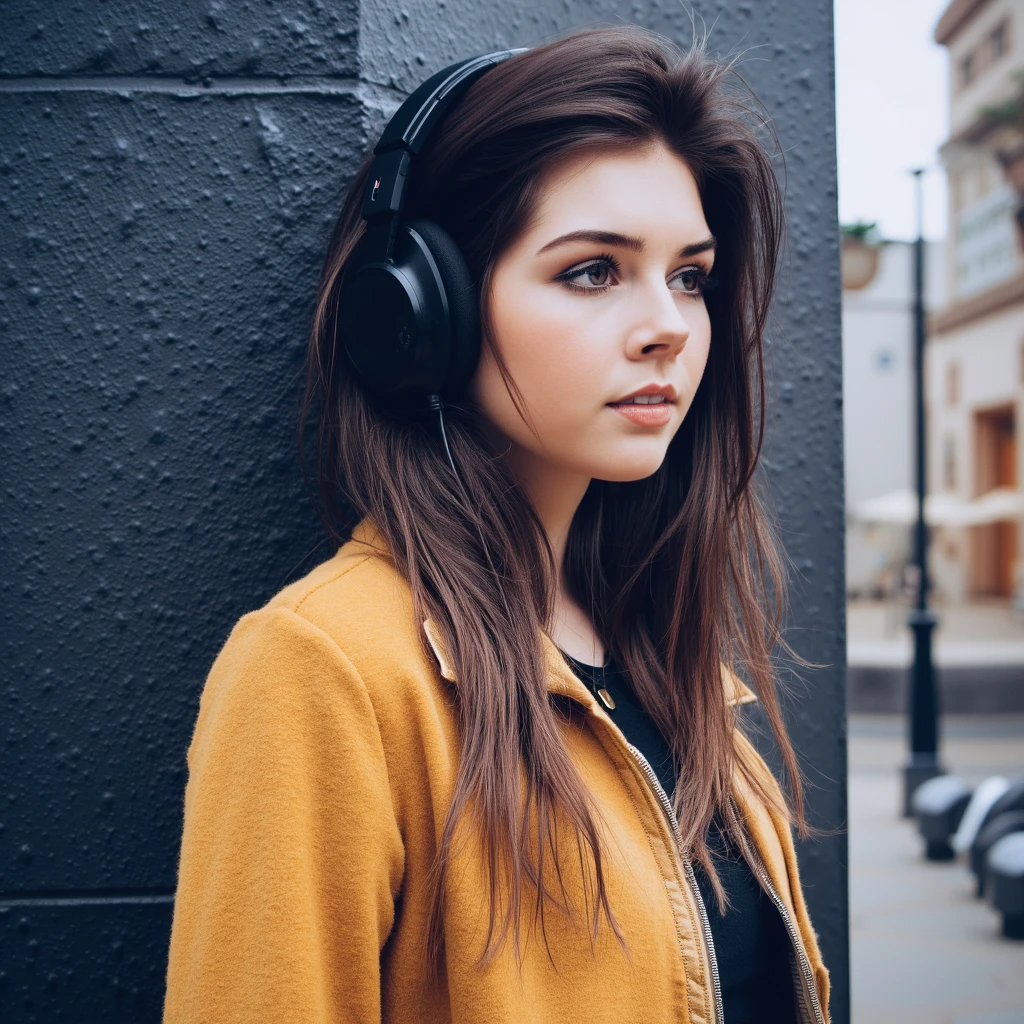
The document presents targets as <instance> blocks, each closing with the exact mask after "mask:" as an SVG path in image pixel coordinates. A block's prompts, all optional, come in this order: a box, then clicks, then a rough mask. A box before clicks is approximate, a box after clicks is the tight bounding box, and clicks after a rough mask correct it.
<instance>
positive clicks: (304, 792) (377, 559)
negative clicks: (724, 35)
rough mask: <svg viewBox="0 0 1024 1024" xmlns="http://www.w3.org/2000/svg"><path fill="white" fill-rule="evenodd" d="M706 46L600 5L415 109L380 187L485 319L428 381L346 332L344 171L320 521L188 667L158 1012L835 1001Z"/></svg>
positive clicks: (629, 1008)
mask: <svg viewBox="0 0 1024 1024" xmlns="http://www.w3.org/2000/svg"><path fill="white" fill-rule="evenodd" d="M728 71H729V69H728V67H727V66H724V65H722V64H720V63H717V62H715V61H713V60H711V59H709V58H708V57H707V56H705V55H704V53H703V52H702V51H701V49H700V48H699V47H698V48H694V49H693V50H691V51H690V52H688V53H685V54H684V53H681V52H679V51H677V50H675V49H674V48H673V47H672V46H671V45H670V44H669V43H667V42H665V41H664V40H662V39H660V38H658V37H654V36H651V35H649V34H647V33H644V32H642V31H640V30H635V29H626V28H623V29H602V30H590V31H586V32H582V33H577V34H575V35H572V36H569V37H568V38H565V39H562V40H560V41H557V42H553V43H550V44H547V45H545V46H542V47H539V48H537V49H533V50H529V51H523V52H516V53H515V54H514V55H513V56H511V57H509V58H508V59H505V60H502V61H501V62H499V63H497V65H496V66H494V67H493V68H491V69H490V70H488V71H487V72H486V74H482V75H481V76H480V77H479V78H477V79H476V80H475V81H474V82H473V83H472V85H471V86H470V87H469V89H468V91H467V92H466V93H465V94H464V95H463V96H462V97H461V98H460V100H459V102H458V103H457V104H456V105H455V106H454V107H453V109H451V110H450V111H448V112H447V113H446V114H445V115H444V117H443V118H442V119H441V120H440V122H439V123H438V124H436V125H435V126H434V127H433V129H432V133H431V136H430V138H429V142H428V143H427V144H426V145H425V146H423V148H422V149H421V151H420V152H418V153H417V154H416V156H415V158H414V160H413V162H412V163H411V164H410V165H409V169H408V177H409V180H408V184H407V188H408V195H407V196H406V199H405V206H404V210H403V217H404V218H406V221H407V223H409V224H410V226H415V225H419V230H420V231H421V233H422V235H423V236H424V237H428V236H430V233H431V228H430V223H432V224H434V225H436V226H438V227H439V228H440V229H441V230H443V231H444V232H447V233H448V235H450V236H451V239H453V240H454V245H457V247H458V250H459V252H460V253H461V255H460V256H459V257H458V259H459V260H462V259H464V260H465V268H466V271H467V273H468V274H469V279H471V281H472V289H471V290H472V293H473V294H472V296H471V298H472V301H473V303H474V304H477V305H478V308H479V324H480V327H479V337H477V338H473V339H471V341H472V342H473V344H475V345H477V347H478V350H479V356H478V360H477V362H476V363H475V365H471V366H468V367H464V369H466V370H467V371H468V375H467V376H466V377H465V382H464V385H463V386H461V387H458V388H454V389H453V387H451V386H448V385H446V388H447V390H446V391H445V395H446V397H445V398H444V400H443V402H442V401H437V400H434V401H425V400H424V397H425V396H424V395H423V394H420V395H418V396H416V395H409V394H398V393H396V394H391V395H386V394H381V393H380V389H379V388H376V389H375V388H372V387H369V386H368V385H367V380H368V378H367V376H366V373H365V370H359V372H356V369H355V365H356V364H355V362H354V360H350V359H349V358H348V357H346V354H345V353H346V347H345V346H346V344H349V343H350V339H349V342H347V341H346V339H347V338H348V336H349V335H350V334H351V332H353V331H355V329H356V327H355V324H354V321H355V314H354V313H352V312H351V311H352V310H353V309H354V308H356V307H355V306H353V305H352V303H353V302H355V303H356V305H358V301H359V299H358V297H359V295H360V294H363V295H365V294H366V293H365V291H364V292H360V291H359V290H358V289H357V290H356V292H355V293H349V298H348V299H345V298H344V295H345V293H344V291H343V289H344V288H345V286H346V283H347V278H346V274H347V273H349V275H350V276H352V277H354V276H355V275H354V271H353V266H355V265H356V264H357V263H358V260H359V258H361V257H359V256H358V251H357V250H356V246H357V244H358V243H359V242H360V240H361V239H362V238H363V237H365V236H364V232H368V231H369V229H368V228H367V225H366V223H365V222H364V220H363V214H364V212H365V206H364V202H373V201H376V196H377V193H378V191H379V190H380V189H381V188H382V187H384V186H382V185H381V181H382V180H383V177H378V176H377V175H374V176H373V178H372V180H371V174H370V169H371V164H372V158H370V157H368V158H367V161H366V162H365V163H364V165H363V167H362V170H361V171H360V172H359V173H358V174H357V176H356V178H355V180H354V182H353V183H352V186H351V189H350V191H349V193H348V197H347V199H346V201H345V204H344V207H343V209H342V211H341V215H340V217H339V220H338V223H337V227H336V229H335V231H334V235H333V238H332V241H331V244H330V249H329V252H328V256H327V260H326V266H325V270H324V275H323V279H322V282H321V286H320V291H319V306H318V310H317V315H316V319H315V325H314V330H313V335H312V342H311V355H310V378H309V379H310V399H311V402H312V403H313V404H314V408H315V409H316V417H317V425H318V431H317V433H318V438H319V458H318V478H319V484H320V492H321V494H322V496H323V505H324V512H325V518H326V520H327V522H328V524H329V527H330V529H331V531H332V533H333V536H334V537H335V538H336V540H337V542H338V545H339V550H338V551H337V553H336V554H335V556H334V557H333V558H331V559H330V560H329V561H327V562H326V563H324V564H322V565H320V566H319V567H318V568H316V569H315V570H313V571H312V572H311V573H310V574H309V575H308V576H306V577H305V578H304V579H302V580H300V581H299V582H297V583H295V584H293V585H291V586H289V587H287V588H286V589H285V590H284V591H282V592H281V593H280V594H278V595H277V596H276V597H275V598H274V599H273V600H272V601H271V602H270V603H269V604H268V605H267V606H266V607H264V608H262V609H261V610H259V611H256V612H253V613H251V614H249V615H246V616H245V617H244V618H243V619H242V620H241V622H239V623H238V625H237V626H236V628H235V629H234V631H233V632H232V634H231V637H230V638H229V640H228V641H227V644H226V646H225V647H224V649H223V650H222V651H221V653H220V656H219V657H218V659H217V661H216V664H215V665H214V667H213V669H212V671H211V673H210V677H209V679H208V681H207V684H206V688H205V690H204V692H203V695H202V701H201V706H200V712H199V719H198V723H197V726H196V730H195V735H194V738H193V741H192V745H191V747H190V749H189V753H188V763H189V770H190V775H189V782H188V788H187V792H186V799H185V824H184V837H183V843H182V850H181V862H180V872H179V883H178V893H177V900H176V903H175V912H174V926H173V933H172V939H171V950H170V964H169V971H168V988H167V999H166V1007H165V1022H168V1024H178V1022H181V1024H185V1022H188V1024H197V1022H204V1021H210V1022H217V1024H228V1022H234V1021H260V1022H263V1021H266V1022H270V1021H273V1022H283V1021H296V1022H298V1021H302V1022H309V1021H325V1022H327V1021H330V1022H350V1021H351V1022H355V1021H360V1022H370V1021H399V1022H404V1021H417V1022H435V1021H436V1022H459V1024H492V1022H506V1021H507V1022H526V1021H529V1022H548V1021H550V1022H555V1021H557V1022H560V1024H561V1022H567V1021H580V1022H588V1024H589V1022H594V1021H609V1022H611V1021H614V1022H626V1021H629V1022H637V1024H638V1022H650V1024H665V1022H668V1021H687V1022H694V1024H698V1022H699V1024H743V1022H751V1021H757V1022H760V1024H764V1022H773V1021H785V1022H797V1021H801V1022H803V1021H809V1022H813V1024H823V1022H824V1021H825V1020H826V1019H827V1004H828V978H827V973H826V970H825V967H824V965H823V964H822V961H821V956H820V953H819V951H818V946H817V942H816V940H815V934H814V931H813V929H812V927H811V924H810V921H809V920H808V916H807V911H806V908H805V905H804V900H803V897H802V893H801V889H800V882H799V878H798V874H797V866H796V860H795V856H794V847H793V842H792V839H791V827H792V825H793V824H796V825H797V826H801V827H802V816H801V811H800V787H799V772H798V770H797V766H796V762H795V759H794V756H793V751H792V748H791V747H790V745H789V743H788V741H787V739H786V735H785V730H784V727H783V724H782V721H781V718H780V714H779V708H778V704H777V701H776V698H775V696H774V690H773V679H772V664H771V661H770V658H769V652H770V650H771V649H772V646H773V645H774V644H775V643H776V642H778V640H779V633H778V625H777V622H778V604H777V603H776V600H775V599H773V600H772V601H771V602H768V601H767V600H766V594H768V593H772V594H774V595H775V598H776V599H777V598H778V595H780V594H781V588H782V582H783V581H782V579H781V574H780V572H779V568H778V567H779V564H780V561H779V556H778V554H777V551H776V548H775V547H774V546H773V542H772V539H771V537H772V535H771V531H770V530H769V528H768V525H767V523H766V520H765V516H764V514H763V513H762V511H761V508H760V506H759V503H758V500H757V497H756V494H755V491H754V488H753V485H752V476H753V473H754V469H755V465H756V463H757V459H758V453H759V447H760V440H761V434H762V430H763V425H764V419H765V414H764V407H763V394H764V380H763V363H762V343H763V335H764V331H765V324H766V320H767V317H768V309H769V304H770V299H771V293H772V287H773V280H774V271H775V261H776V258H777V252H778V249H779V246H780V241H781V232H782V202H781V197H780V193H779V189H778V186H777V184H776V180H775V177H774V175H773V171H772V167H771V163H770V159H769V157H768V155H767V154H766V152H765V150H764V148H763V146H762V144H761V142H760V134H761V131H762V130H763V127H764V125H763V124H761V123H759V122H758V120H757V118H756V117H754V116H753V115H752V114H751V113H750V111H749V110H747V109H745V108H744V107H743V106H741V105H740V104H739V103H738V101H737V100H736V99H735V98H730V93H729V92H728V90H727V88H726V83H727V75H728ZM402 173H405V172H402ZM367 196H369V197H370V198H369V199H367V198H366V197H367ZM424 220H426V221H428V222H430V223H427V224H426V225H424V223H423V222H424ZM428 240H429V238H428ZM389 244H390V243H389ZM435 244H440V243H437V240H436V239H435ZM387 251H389V252H390V251H391V250H390V249H389V250H387ZM389 258H390V257H389ZM439 259H440V257H439ZM442 276H443V275H442ZM352 294H355V296H356V297H355V299H353V298H352ZM463 298H464V297H463ZM451 301H452V303H453V309H452V311H451V313H452V316H455V314H456V312H457V311H456V310H454V303H456V301H462V300H456V299H454V298H453V299H452V300H451ZM339 303H340V305H339ZM387 305H388V304H387V303H380V302H378V303H377V306H379V307H381V308H376V307H374V308H372V309H369V312H368V313H367V312H366V310H365V309H364V310H363V313H362V314H360V315H364V314H365V315H367V316H369V317H370V318H371V320H372V318H373V317H379V318H380V322H381V323H382V324H383V323H384V322H385V321H387V322H390V321H388V317H389V316H391V315H392V314H393V313H394V310H391V309H387V308H383V307H385V306H387ZM394 315H396V316H397V315H398V314H394ZM383 330H384V327H381V331H383ZM399 334H400V336H401V339H402V340H401V344H403V345H404V344H407V343H408V338H407V337H405V336H402V335H401V331H399ZM378 362H380V360H378ZM386 364H387V360H383V362H382V363H381V365H380V366H378V367H377V369H378V370H380V371H381V372H382V373H384V374H385V375H386V374H387V373H388V372H390V371H389V366H388V365H386ZM448 383H449V384H450V381H449V382H448ZM353 526H354V529H352V527H353ZM737 673H738V674H737ZM739 674H742V675H744V676H745V677H746V679H747V681H748V683H749V684H750V687H749V688H748V686H747V685H745V684H744V683H743V682H741V681H740V678H739ZM755 693H756V695H757V696H756V698H755ZM754 699H760V701H761V705H762V707H763V709H764V712H765V714H766V715H767V718H768V720H769V721H770V722H771V724H772V727H773V729H774V731H775V736H776V740H777V742H778V746H779V748H780V750H781V752H782V755H783V760H784V762H785V765H786V769H787V776H788V780H789V789H790V799H789V800H788V801H787V799H786V798H785V797H784V796H783V792H782V790H781V788H780V787H779V786H778V785H777V784H776V782H775V780H774V779H773V778H772V776H771V774H770V772H769V771H768V769H767V768H766V766H765V764H764V762H763V761H762V760H761V759H760V758H759V757H758V755H757V754H756V753H755V751H754V749H753V747H752V746H751V744H750V743H749V742H748V741H747V739H746V738H745V737H744V735H743V732H742V730H741V728H740V723H739V721H738V719H737V711H736V708H737V706H738V705H741V704H743V703H746V702H748V701H751V700H754Z"/></svg>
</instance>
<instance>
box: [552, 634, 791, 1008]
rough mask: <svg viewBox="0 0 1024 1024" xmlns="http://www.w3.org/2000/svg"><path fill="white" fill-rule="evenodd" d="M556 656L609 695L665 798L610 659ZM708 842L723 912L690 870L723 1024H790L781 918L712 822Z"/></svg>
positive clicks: (657, 749) (662, 768) (654, 759)
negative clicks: (590, 661)
mask: <svg viewBox="0 0 1024 1024" xmlns="http://www.w3.org/2000/svg"><path fill="white" fill-rule="evenodd" d="M562 654H563V655H564V656H565V658H566V660H567V661H568V663H569V666H570V667H571V668H572V670H573V671H574V672H575V673H576V675H577V676H579V678H580V679H581V680H582V681H583V682H584V683H585V684H586V685H587V686H588V687H590V689H591V690H592V691H593V692H594V694H595V695H596V694H597V690H598V689H599V688H600V687H604V688H605V689H606V690H607V691H608V693H609V694H610V695H611V697H612V700H613V701H614V703H615V708H614V709H608V708H605V710H607V711H608V715H609V717H610V718H611V719H612V721H614V722H615V724H616V725H617V726H618V727H619V729H620V730H621V731H622V734H623V735H624V736H625V737H626V739H627V740H629V742H630V743H632V744H633V746H634V747H636V748H637V749H638V750H639V751H640V753H642V754H643V755H644V757H646V758H647V760H648V761H649V762H650V764H651V767H652V768H653V769H654V772H655V774H656V775H657V776H658V781H659V782H660V783H661V786H662V789H664V790H665V792H666V793H667V794H668V795H669V797H670V798H671V794H672V792H673V791H674V790H675V784H676V777H675V767H674V765H673V763H672V755H671V752H670V751H669V747H668V744H667V743H666V742H665V739H664V737H663V736H662V735H661V732H660V731H659V730H658V728H657V727H656V726H655V724H654V721H653V720H652V719H651V716H650V715H648V714H647V712H646V711H644V709H643V707H642V706H641V705H640V701H639V700H638V698H637V696H636V694H635V693H634V692H633V689H632V687H631V686H630V685H629V682H628V680H627V679H626V677H625V675H624V673H623V672H622V671H621V669H620V668H619V667H618V665H617V664H616V663H615V662H614V661H609V662H608V664H607V665H605V666H604V667H603V668H602V667H600V666H595V665H587V664H585V663H584V662H581V661H577V660H576V659H575V658H573V657H570V656H569V655H568V654H565V652H564V651H563V652H562ZM598 700H599V701H600V698H598ZM602 705H603V702H602ZM707 842H708V845H709V846H710V848H711V850H712V853H713V854H714V855H715V866H716V868H717V870H718V877H719V879H720V881H721V883H722V886H723V888H724V889H725V892H726V895H727V896H728V899H729V906H728V908H727V909H726V912H725V914H721V913H719V910H718V901H717V900H716V899H715V895H714V891H713V889H712V888H711V882H710V880H709V879H708V877H707V875H706V873H705V872H704V870H703V868H701V866H700V865H699V864H696V863H695V864H694V865H693V870H694V874H695V875H696V879H697V887H698V888H699V889H700V892H701V896H702V897H703V900H704V905H705V907H706V909H707V914H708V922H709V924H710V925H711V937H712V940H713V942H714V945H715V956H716V959H717V961H718V976H719V983H720V986H721V990H722V1010H723V1013H724V1016H725V1021H724V1022H723V1024H753V1022H754V1021H757V1022H758V1024H794V1022H795V1021H796V1007H795V1001H794V996H795V993H794V990H793V980H792V974H791V972H790V967H789V951H790V940H789V936H788V935H787V934H786V929H785V925H784V924H783V923H782V918H781V916H780V915H779V912H778V910H777V909H776V908H775V906H774V904H773V903H772V902H771V900H770V899H769V897H768V896H767V894H766V893H765V892H764V890H763V889H762V888H761V886H760V884H759V883H758V881H757V879H756V878H755V877H754V875H753V874H752V872H751V870H750V867H749V865H748V864H747V862H746V860H745V859H744V857H743V856H742V855H741V854H740V853H739V852H738V851H737V850H735V849H733V848H732V847H731V846H729V845H728V844H727V843H726V841H725V839H724V837H723V836H722V834H721V832H720V831H719V823H718V820H717V819H716V820H715V821H713V822H712V826H711V828H710V830H709V832H708V836H707Z"/></svg>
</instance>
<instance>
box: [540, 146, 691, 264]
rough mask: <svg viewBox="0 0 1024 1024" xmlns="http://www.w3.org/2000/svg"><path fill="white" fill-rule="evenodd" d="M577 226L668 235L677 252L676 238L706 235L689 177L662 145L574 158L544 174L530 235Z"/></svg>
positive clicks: (681, 162) (677, 158) (682, 162)
mask: <svg viewBox="0 0 1024 1024" xmlns="http://www.w3.org/2000/svg"><path fill="white" fill-rule="evenodd" d="M578 228H599V229H601V230H606V231H619V232H621V233H623V234H636V235H641V236H642V237H645V238H646V237H651V238H656V237H658V236H669V235H670V236H672V241H671V244H672V245H675V246H676V248H678V242H679V241H680V240H681V241H684V242H685V241H694V240H697V239H702V238H704V237H706V236H707V235H708V234H709V232H708V227H707V223H706V222H705V220H704V209H703V206H702V204H701V200H700V192H699V190H698V188H697V182H696V180H695V179H694V176H693V173H692V172H691V170H690V168H689V167H688V166H687V164H686V161H685V160H683V159H682V157H680V156H678V155H677V154H676V153H673V152H672V151H671V150H670V149H668V148H667V147H666V146H665V145H664V144H662V143H653V144H650V145H648V146H645V147H643V148H641V149H634V150H614V151H607V152H600V153H596V154H595V153H585V154H577V155H574V156H572V157H568V158H566V159H565V160H563V161H562V162H561V163H559V164H556V165H555V166H554V167H553V168H552V169H551V170H549V171H548V173H547V174H546V175H545V177H544V178H543V180H542V182H541V188H540V198H539V200H538V203H537V208H536V210H535V212H534V216H533V218H532V222H531V227H530V230H529V232H528V233H529V234H530V235H531V236H532V237H533V238H537V237H538V236H540V235H552V236H553V235H557V234H560V233H563V232H566V231H571V230H576V229H578ZM691 235H692V236H693V237H692V238H691V237H689V236H691ZM680 236H685V237H683V238H680Z"/></svg>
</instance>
